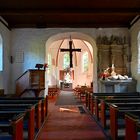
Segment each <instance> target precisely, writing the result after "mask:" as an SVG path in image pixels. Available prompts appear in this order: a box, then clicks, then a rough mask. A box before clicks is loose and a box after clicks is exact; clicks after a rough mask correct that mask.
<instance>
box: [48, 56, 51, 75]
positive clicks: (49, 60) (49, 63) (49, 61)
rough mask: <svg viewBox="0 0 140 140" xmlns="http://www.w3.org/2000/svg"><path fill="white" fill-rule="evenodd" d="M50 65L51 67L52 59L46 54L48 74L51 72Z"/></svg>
mask: <svg viewBox="0 0 140 140" xmlns="http://www.w3.org/2000/svg"><path fill="white" fill-rule="evenodd" d="M51 65H52V57H51V55H50V54H48V73H50V71H51Z"/></svg>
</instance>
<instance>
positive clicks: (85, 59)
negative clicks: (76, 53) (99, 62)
mask: <svg viewBox="0 0 140 140" xmlns="http://www.w3.org/2000/svg"><path fill="white" fill-rule="evenodd" d="M82 67H83V68H82V69H83V72H87V71H88V52H84V53H83V58H82Z"/></svg>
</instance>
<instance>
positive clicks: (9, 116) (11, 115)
mask: <svg viewBox="0 0 140 140" xmlns="http://www.w3.org/2000/svg"><path fill="white" fill-rule="evenodd" d="M24 116H25V112H18V111H17V112H16V113H15V111H14V112H13V111H0V130H3V129H4V130H5V129H8V130H9V131H11V132H9V131H8V132H9V133H11V134H12V136H11V140H23V118H24ZM9 120H10V121H9ZM3 121H4V122H3ZM19 130H20V131H19ZM0 139H1V140H2V139H4V136H2V134H0Z"/></svg>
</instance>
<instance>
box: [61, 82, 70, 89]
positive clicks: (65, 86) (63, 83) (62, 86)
mask: <svg viewBox="0 0 140 140" xmlns="http://www.w3.org/2000/svg"><path fill="white" fill-rule="evenodd" d="M60 89H61V90H68V91H69V90H70V91H71V90H72V89H73V88H72V83H65V82H60Z"/></svg>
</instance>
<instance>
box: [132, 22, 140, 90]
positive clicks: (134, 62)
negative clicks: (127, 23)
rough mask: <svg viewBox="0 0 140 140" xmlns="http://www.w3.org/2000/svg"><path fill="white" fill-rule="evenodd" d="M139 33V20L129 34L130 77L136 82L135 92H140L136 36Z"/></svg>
mask: <svg viewBox="0 0 140 140" xmlns="http://www.w3.org/2000/svg"><path fill="white" fill-rule="evenodd" d="M139 32H140V20H138V21H137V22H136V23H135V25H133V27H132V28H131V29H130V34H131V52H133V53H132V61H131V72H132V76H133V77H134V78H135V79H136V80H137V91H139V92H140V74H138V71H137V68H138V40H137V38H138V34H139Z"/></svg>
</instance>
